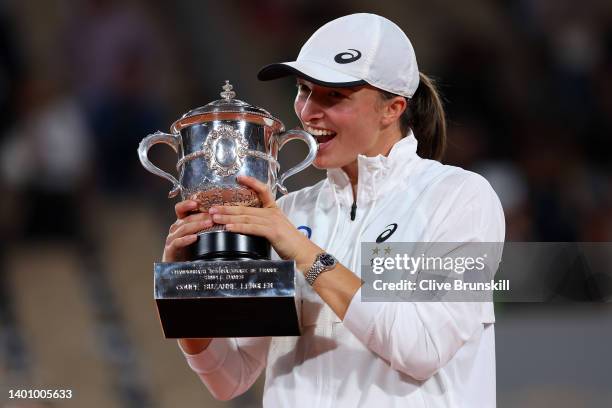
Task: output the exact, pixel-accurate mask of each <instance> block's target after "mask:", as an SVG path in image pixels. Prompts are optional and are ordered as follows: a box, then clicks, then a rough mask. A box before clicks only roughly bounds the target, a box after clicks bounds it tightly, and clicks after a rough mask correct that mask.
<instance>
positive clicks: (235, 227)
mask: <svg viewBox="0 0 612 408" xmlns="http://www.w3.org/2000/svg"><path fill="white" fill-rule="evenodd" d="M225 228H226V229H227V230H228V231H231V232H237V233H239V234H247V235H256V236H258V237H264V238H267V237H268V234H269V232H270V228H269V227H267V226H264V225H259V224H226V225H225Z"/></svg>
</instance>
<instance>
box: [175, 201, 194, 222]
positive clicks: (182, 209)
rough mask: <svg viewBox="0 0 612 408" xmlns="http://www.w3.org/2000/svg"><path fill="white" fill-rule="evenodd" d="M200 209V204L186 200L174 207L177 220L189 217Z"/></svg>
mask: <svg viewBox="0 0 612 408" xmlns="http://www.w3.org/2000/svg"><path fill="white" fill-rule="evenodd" d="M196 208H198V203H197V202H195V201H193V200H184V201H181V202H178V203H176V205H175V206H174V212H175V213H176V218H178V219H182V218H185V217H186V216H188V215H189V213H190V212H191V211H193V210H195V209H196Z"/></svg>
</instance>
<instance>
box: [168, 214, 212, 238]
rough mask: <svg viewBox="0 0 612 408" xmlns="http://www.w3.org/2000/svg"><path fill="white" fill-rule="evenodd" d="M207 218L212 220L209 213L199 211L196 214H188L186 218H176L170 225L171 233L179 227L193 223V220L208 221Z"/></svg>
mask: <svg viewBox="0 0 612 408" xmlns="http://www.w3.org/2000/svg"><path fill="white" fill-rule="evenodd" d="M206 220H210V214H209V213H202V212H197V213H195V214H191V215H188V216H187V217H185V218H182V219H180V220H176V221H175V222H174V223H173V224H172V225H170V233H173V232H175V231H176V230H177V229H179V228H180V227H181V226H182V225H184V224H187V223H191V222H198V221H206Z"/></svg>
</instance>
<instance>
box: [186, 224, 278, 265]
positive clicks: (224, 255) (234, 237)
mask: <svg viewBox="0 0 612 408" xmlns="http://www.w3.org/2000/svg"><path fill="white" fill-rule="evenodd" d="M191 253H192V259H195V260H207V261H233V260H239V259H243V260H248V259H270V243H269V242H268V240H267V239H265V238H262V237H257V236H254V235H245V234H239V233H236V232H230V231H225V230H222V231H210V232H201V233H200V234H198V239H197V240H196V242H195V243H194V244H193V245H192V247H191Z"/></svg>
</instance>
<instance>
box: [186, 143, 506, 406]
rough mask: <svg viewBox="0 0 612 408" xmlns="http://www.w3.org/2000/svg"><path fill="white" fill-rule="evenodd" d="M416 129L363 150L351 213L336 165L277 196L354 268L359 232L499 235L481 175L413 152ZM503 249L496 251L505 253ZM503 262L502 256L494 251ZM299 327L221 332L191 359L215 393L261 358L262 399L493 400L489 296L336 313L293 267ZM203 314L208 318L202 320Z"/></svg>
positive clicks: (281, 402)
mask: <svg viewBox="0 0 612 408" xmlns="http://www.w3.org/2000/svg"><path fill="white" fill-rule="evenodd" d="M416 148H417V141H416V139H415V137H414V136H413V134H412V133H410V134H409V135H408V136H406V137H405V138H403V139H402V140H400V141H399V142H397V143H396V144H395V145H394V147H393V149H392V150H391V152H390V153H389V155H388V156H387V157H384V156H380V155H379V156H377V157H365V156H359V158H358V171H359V184H358V188H357V198H356V213H355V219H354V220H351V217H350V213H351V207H352V205H353V193H352V188H351V184H350V182H349V179H348V177H347V175H346V174H345V173H344V172H343V171H342V170H340V169H333V170H329V171H328V173H327V178H326V179H324V180H322V181H321V182H319V183H317V184H316V185H314V186H311V187H308V188H304V189H302V190H299V191H297V192H293V193H291V194H288V195H287V196H285V197H282V198H281V199H280V200H279V201H278V204H279V206H280V207H281V208H282V209H283V210H284V212H285V214H287V216H288V217H289V218H290V220H291V221H292V222H293V223H294V225H295V226H296V228H299V229H301V230H302V231H308V232H309V233H310V234H311V237H310V238H311V240H312V241H314V242H315V243H316V244H317V245H319V246H320V247H321V248H324V249H325V250H326V251H327V252H329V253H331V254H333V255H334V256H335V257H336V258H338V260H339V261H340V262H341V263H342V264H343V265H344V266H346V267H347V268H348V269H350V270H351V271H353V272H354V273H357V274H359V273H360V272H359V271H360V270H361V268H360V249H361V248H360V242H362V241H363V242H374V241H375V240H376V238H377V237H378V236H379V235H380V234H381V233H382V232H383V231H385V229H386V227H388V226H389V225H390V224H397V228H396V230H395V231H394V232H393V234H392V235H391V236H390V237H389V238H388V239H387V241H386V242H457V243H460V242H503V240H504V231H505V223H504V215H503V212H502V208H501V205H500V203H499V200H498V198H497V195H496V194H495V192H494V191H493V189H492V188H491V186H490V185H489V183H488V182H487V181H486V180H485V179H484V178H483V177H481V176H479V175H477V174H475V173H472V172H469V171H466V170H463V169H460V168H457V167H453V166H447V165H442V164H440V163H439V162H437V161H432V160H425V159H422V158H420V157H419V156H418V155H417V154H416ZM500 256H501V254H500ZM490 261H491V262H492V263H493V266H492V267H493V269H494V270H495V269H497V264H498V263H499V259H491V260H490ZM297 282H298V286H299V287H300V290H301V297H302V308H301V309H302V310H301V323H302V326H303V329H302V333H303V334H302V336H300V337H275V338H239V339H214V340H213V341H212V342H211V343H210V345H209V347H208V348H207V349H206V350H204V351H203V352H202V353H200V354H198V355H187V354H185V356H186V358H187V362H188V364H189V365H190V367H191V368H192V369H193V370H194V371H195V372H196V373H197V374H198V375H199V376H200V378H201V379H202V381H203V382H204V384H206V386H207V387H208V389H209V390H210V392H211V393H212V394H213V395H214V396H215V397H216V398H218V399H231V398H233V397H235V396H237V395H239V394H241V393H243V392H245V391H246V390H248V389H249V387H250V386H251V385H252V384H253V382H255V380H256V379H257V378H258V377H259V375H260V373H261V372H262V370H264V369H265V373H266V374H265V375H266V382H265V388H264V396H263V405H264V406H265V407H305V408H313V407H317V408H323V407H329V408H331V407H386V408H387V407H429V408H433V407H453V408H459V407H466V408H468V407H469V408H488V407H494V406H495V337H494V330H493V323H494V321H495V317H494V314H493V307H492V304H491V303H478V302H472V303H470V302H464V303H458V302H456V303H441V302H388V303H373V302H362V301H361V291H359V292H357V294H356V295H355V297H354V298H353V300H352V302H351V304H350V306H349V308H348V310H347V313H346V316H345V318H344V321H341V320H340V319H339V318H338V317H337V316H336V315H335V314H334V313H333V312H332V311H331V309H330V308H329V307H328V306H327V305H326V304H325V303H324V302H323V301H322V300H321V299H320V298H319V296H318V295H317V294H316V292H314V290H313V289H312V288H311V287H310V286H309V285H308V284H307V283H306V282H305V280H304V278H303V276H302V274H301V273H298V281H297ZM205 320H206V319H205V318H204V319H203V321H202V324H208V323H206V322H205Z"/></svg>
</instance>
